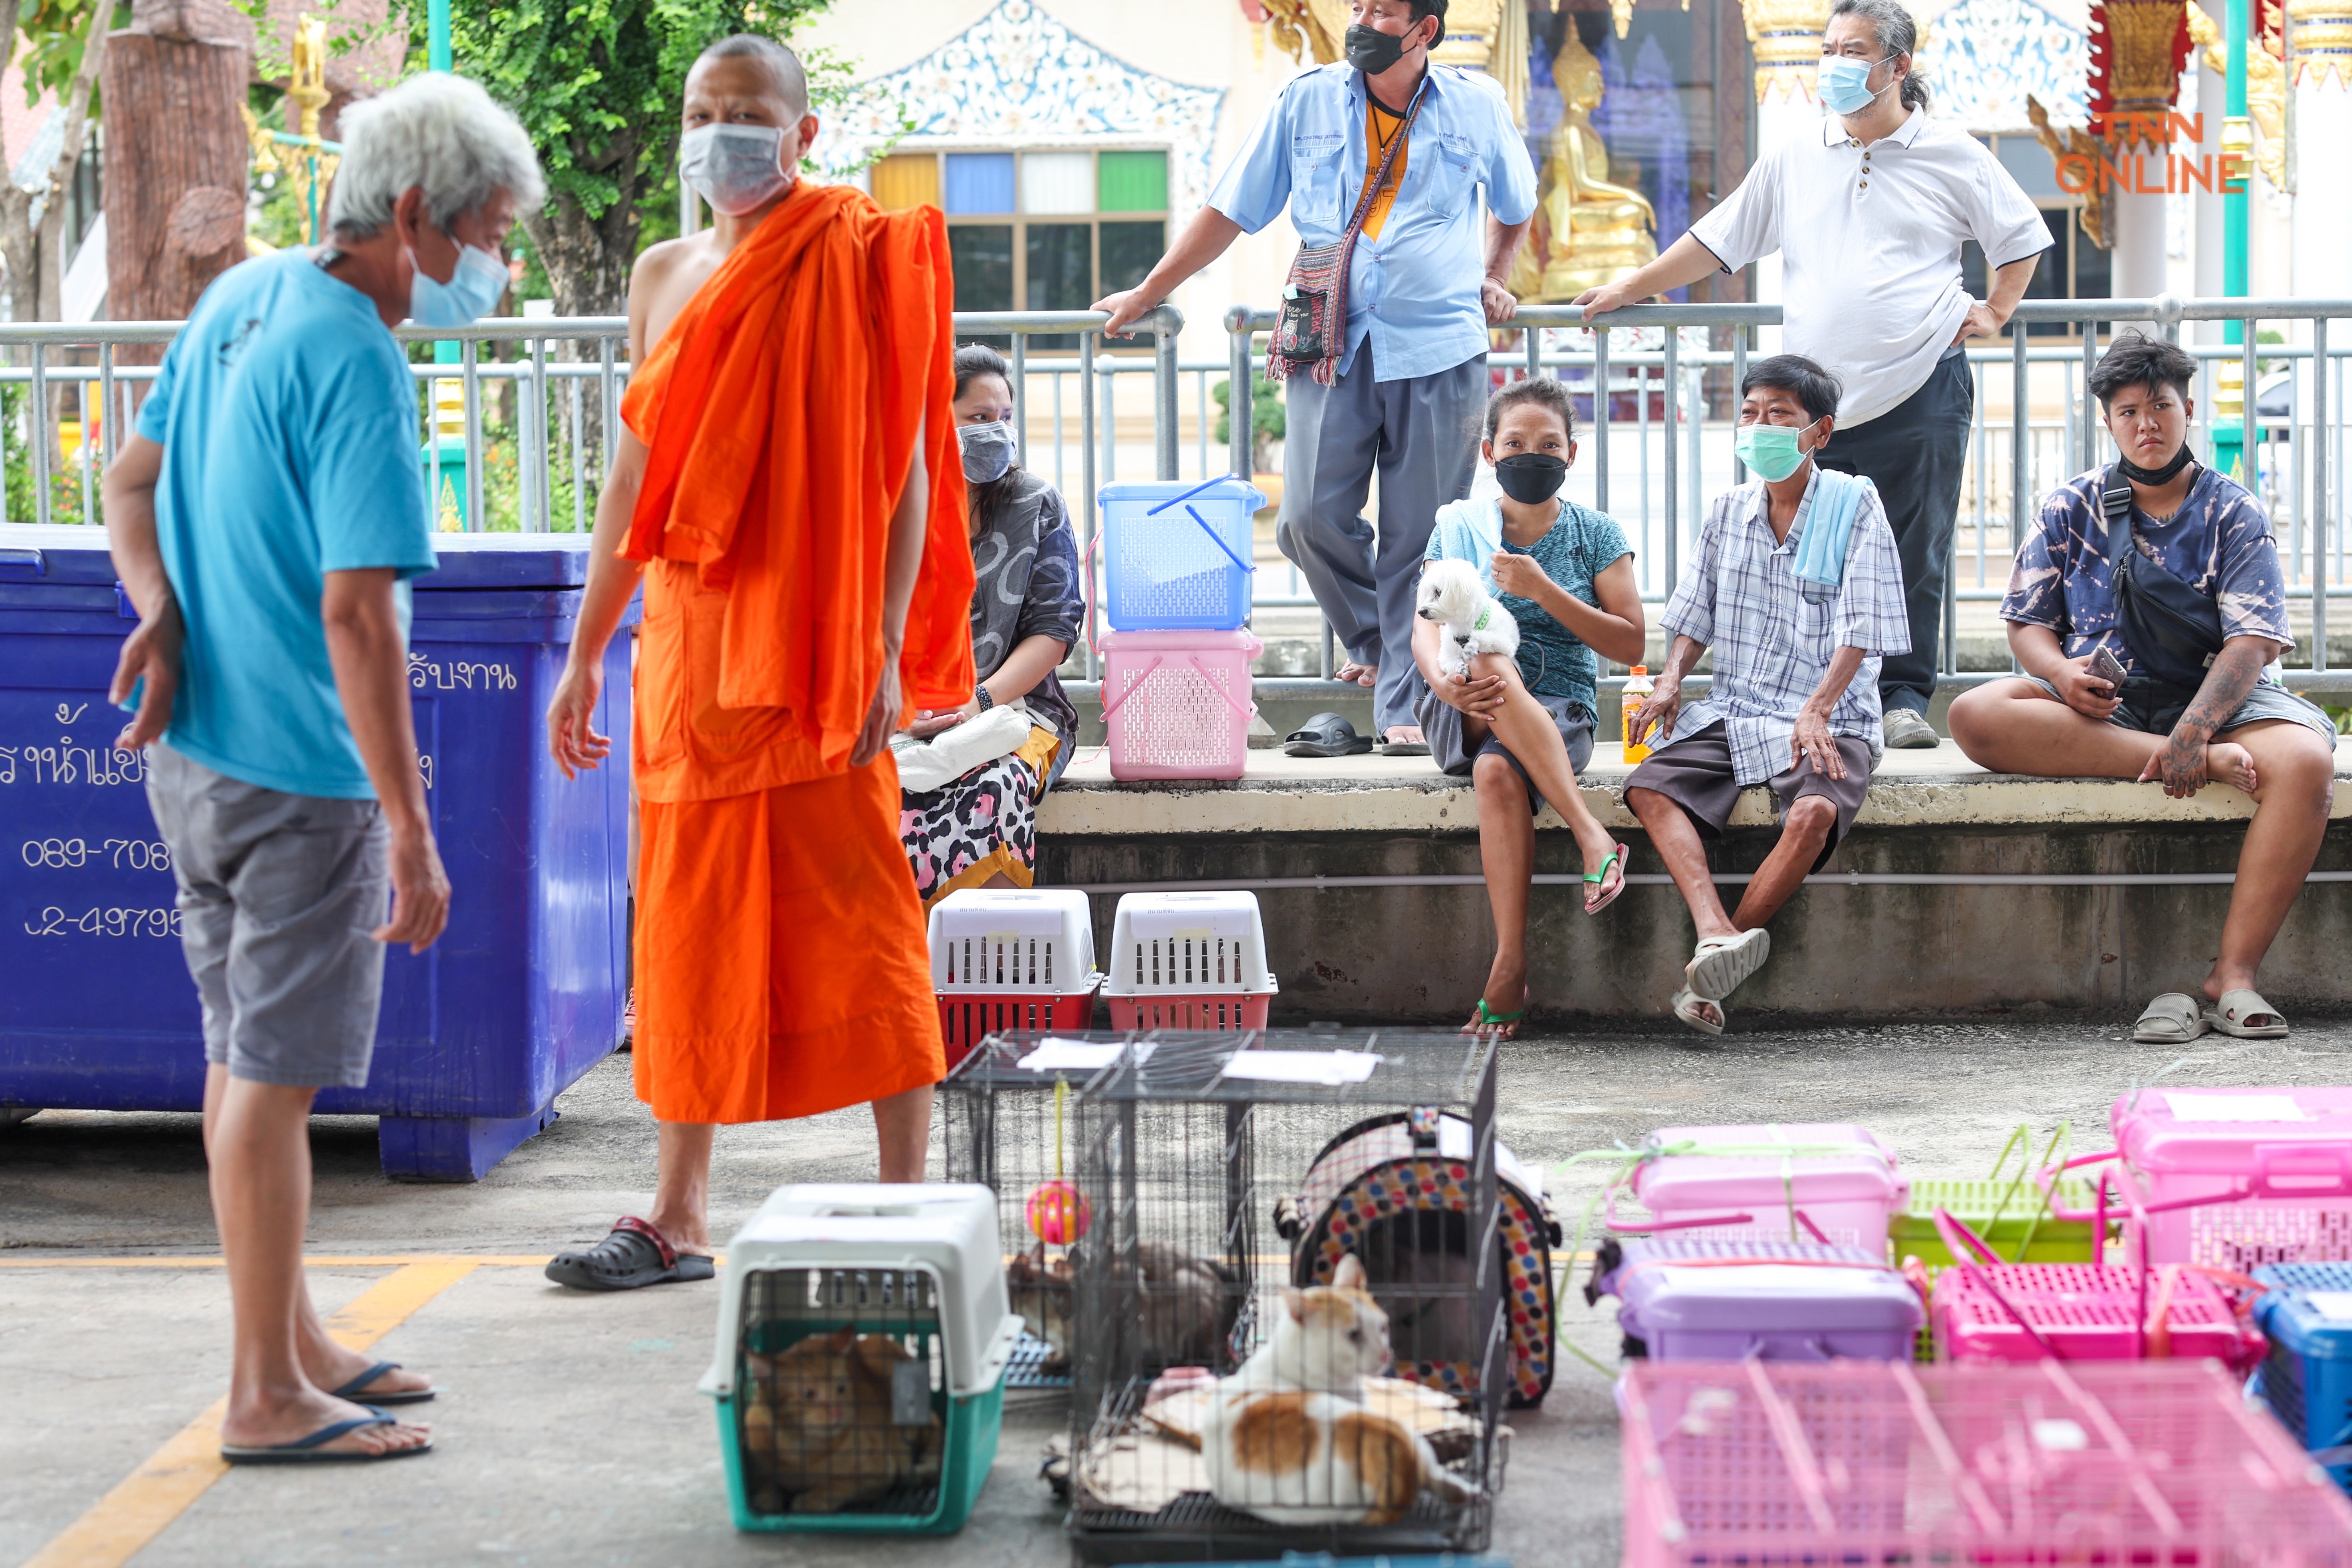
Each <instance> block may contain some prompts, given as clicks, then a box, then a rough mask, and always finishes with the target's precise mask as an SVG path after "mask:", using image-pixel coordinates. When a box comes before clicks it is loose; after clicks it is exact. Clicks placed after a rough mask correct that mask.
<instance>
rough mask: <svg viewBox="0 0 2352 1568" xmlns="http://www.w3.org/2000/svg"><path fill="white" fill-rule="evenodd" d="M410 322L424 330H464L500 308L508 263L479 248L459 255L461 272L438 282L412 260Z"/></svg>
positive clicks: (409, 299)
mask: <svg viewBox="0 0 2352 1568" xmlns="http://www.w3.org/2000/svg"><path fill="white" fill-rule="evenodd" d="M409 263H410V267H411V269H412V276H411V277H410V279H409V281H408V319H409V320H410V321H414V322H415V324H416V325H418V326H420V327H462V326H466V325H467V324H468V323H470V322H473V321H478V320H479V319H480V318H482V317H484V316H487V315H488V314H489V313H490V311H491V310H494V309H496V308H497V306H498V302H499V295H501V294H504V293H505V292H506V291H507V283H508V280H509V279H508V273H507V264H506V263H505V262H503V261H500V260H499V258H497V257H495V256H492V255H491V254H490V253H489V252H488V251H487V250H484V249H482V248H481V247H478V246H472V245H468V246H467V247H464V248H463V249H461V250H459V251H458V252H457V270H456V271H455V272H452V273H451V274H449V281H447V282H446V283H439V282H436V281H435V280H434V279H432V278H430V277H428V276H426V274H425V268H422V267H418V266H416V265H415V257H413V256H412V257H410V258H409Z"/></svg>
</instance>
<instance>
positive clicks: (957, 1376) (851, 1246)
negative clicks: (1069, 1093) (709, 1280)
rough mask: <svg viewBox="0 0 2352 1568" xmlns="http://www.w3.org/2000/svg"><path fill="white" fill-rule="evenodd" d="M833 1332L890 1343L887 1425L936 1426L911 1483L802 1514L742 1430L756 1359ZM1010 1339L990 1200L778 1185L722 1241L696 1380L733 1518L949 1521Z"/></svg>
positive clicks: (991, 1413) (741, 1521) (754, 1386)
mask: <svg viewBox="0 0 2352 1568" xmlns="http://www.w3.org/2000/svg"><path fill="white" fill-rule="evenodd" d="M843 1331H854V1332H855V1334H856V1335H858V1336H860V1337H861V1338H862V1337H863V1336H869V1335H881V1336H884V1337H887V1339H889V1340H890V1341H892V1342H894V1343H895V1344H896V1345H897V1346H898V1347H899V1350H900V1351H901V1352H904V1356H905V1359H904V1360H903V1361H902V1362H900V1363H898V1364H897V1366H896V1372H897V1373H898V1374H901V1375H896V1376H894V1377H893V1378H892V1380H891V1388H890V1394H891V1413H892V1419H893V1421H894V1422H896V1423H898V1424H899V1425H901V1426H909V1427H912V1428H914V1429H918V1430H928V1429H929V1423H932V1422H934V1421H935V1422H936V1423H937V1427H936V1435H935V1436H930V1437H929V1438H927V1439H926V1440H925V1441H926V1446H927V1447H928V1448H929V1453H928V1454H927V1455H925V1456H924V1465H923V1467H922V1468H920V1469H919V1471H918V1477H919V1479H914V1480H909V1481H908V1482H907V1483H906V1484H904V1485H900V1486H898V1487H896V1488H894V1489H891V1490H889V1491H888V1492H887V1493H886V1494H884V1495H880V1496H875V1497H861V1498H854V1499H851V1500H848V1501H847V1502H846V1503H845V1504H842V1505H837V1506H834V1507H830V1508H828V1509H826V1510H824V1511H814V1510H810V1509H809V1508H808V1507H807V1505H806V1500H805V1499H800V1498H795V1497H794V1496H793V1495H791V1493H790V1491H789V1489H785V1490H784V1491H783V1492H782V1493H781V1494H780V1493H779V1492H778V1489H777V1488H776V1487H775V1486H774V1485H773V1483H772V1482H770V1483H763V1481H762V1479H761V1474H760V1468H761V1466H760V1461H761V1455H760V1453H759V1452H758V1451H757V1449H756V1447H755V1443H754V1439H753V1437H752V1436H751V1434H752V1433H753V1431H754V1430H755V1429H756V1428H757V1427H759V1426H760V1425H761V1424H760V1423H757V1422H754V1421H752V1420H751V1419H750V1417H751V1414H752V1411H751V1406H752V1405H754V1404H756V1403H758V1402H759V1401H760V1400H761V1397H762V1390H761V1386H760V1381H761V1373H760V1371H758V1370H757V1367H758V1365H759V1364H760V1363H765V1364H767V1365H768V1366H769V1367H770V1368H773V1367H775V1366H776V1365H778V1364H779V1363H780V1362H781V1359H782V1357H783V1356H784V1354H785V1352H789V1351H791V1350H792V1348H793V1346H794V1345H795V1344H799V1343H801V1342H803V1341H806V1340H809V1339H812V1338H814V1337H817V1336H821V1335H832V1334H836V1333H842V1332H843ZM1020 1334H1021V1319H1020V1317H1019V1316H1018V1315H1017V1314H1015V1313H1014V1312H1013V1310H1011V1304H1010V1301H1009V1299H1008V1297H1007V1294H1006V1291H1005V1286H1004V1260H1003V1251H1002V1249H1001V1248H1000V1247H999V1246H998V1243H997V1235H996V1195H995V1194H993V1193H992V1192H990V1191H989V1190H988V1189H987V1188H986V1187H983V1186H978V1185H957V1186H949V1185H935V1186H924V1185H914V1184H905V1185H885V1184H856V1185H851V1184H840V1185H832V1184H825V1185H804V1186H789V1187H782V1188H779V1189H778V1190H777V1191H776V1192H774V1193H773V1194H770V1196H769V1198H768V1201H767V1202H766V1203H764V1204H762V1205H760V1210H759V1212H758V1213H757V1214H755V1215H752V1216H751V1219H750V1220H749V1221H747V1222H746V1223H745V1224H744V1226H743V1227H742V1228H741V1229H740V1230H739V1231H737V1232H736V1233H735V1235H734V1236H733V1237H731V1238H730V1240H729V1241H728V1243H727V1253H726V1265H725V1268H723V1270H722V1271H721V1273H720V1276H719V1337H718V1345H717V1348H716V1351H715V1352H714V1354H713V1356H712V1358H711V1363H710V1370H709V1373H706V1374H705V1375H704V1377H703V1379H702V1382H701V1384H700V1385H699V1386H700V1388H701V1391H702V1392H703V1393H705V1394H710V1395H712V1396H713V1397H714V1398H715V1399H716V1401H717V1405H718V1414H719V1440H720V1444H721V1448H722V1453H723V1456H724V1459H725V1465H726V1471H727V1479H728V1491H729V1494H730V1500H731V1501H732V1503H733V1507H734V1514H735V1521H736V1523H737V1524H738V1526H740V1528H743V1529H747V1530H832V1531H870V1530H876V1529H892V1530H902V1531H951V1530H954V1529H956V1528H958V1527H959V1526H960V1525H961V1523H962V1522H963V1521H964V1518H965V1517H966V1516H967V1515H968V1514H969V1513H970V1511H971V1504H972V1501H973V1500H974V1499H976V1498H977V1497H978V1496H979V1494H980V1489H981V1486H982V1483H983V1482H984V1481H985V1480H986V1479H987V1476H988V1469H989V1466H990V1464H991V1463H992V1460H993V1458H994V1457H995V1452H996V1437H997V1432H998V1429H999V1426H1000V1425H1001V1422H1002V1418H1003V1376H1004V1366H1005V1362H1006V1359H1007V1358H1008V1357H1009V1356H1010V1355H1011V1353H1012V1350H1013V1342H1014V1341H1016V1340H1017V1339H1019V1338H1020ZM846 1337H847V1336H846V1335H845V1338H846ZM770 1375H773V1373H771V1374H770ZM901 1384H903V1385H904V1386H900V1385H901ZM778 1419H779V1420H781V1419H782V1417H779V1418H778Z"/></svg>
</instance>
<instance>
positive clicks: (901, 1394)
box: [890, 1361, 931, 1426]
mask: <svg viewBox="0 0 2352 1568" xmlns="http://www.w3.org/2000/svg"><path fill="white" fill-rule="evenodd" d="M930 1419H931V1369H930V1367H929V1364H927V1363H923V1362H919V1361H902V1362H899V1363H896V1364H895V1365H893V1366H892V1367H891V1368H890V1422H891V1425H893V1426H927V1425H929V1422H930Z"/></svg>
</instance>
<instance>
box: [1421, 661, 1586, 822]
mask: <svg viewBox="0 0 2352 1568" xmlns="http://www.w3.org/2000/svg"><path fill="white" fill-rule="evenodd" d="M1528 696H1530V697H1533V698H1534V699H1535V700H1537V701H1538V702H1540V703H1542V704H1543V705H1544V711H1545V712H1547V713H1549V714H1550V715H1551V721H1552V722H1553V723H1554V724H1556V725H1558V726H1559V738H1560V741H1561V743H1562V744H1564V745H1566V746H1567V747H1568V767H1569V771H1570V773H1582V772H1583V771H1584V764H1585V763H1589V762H1591V760H1592V724H1593V720H1592V713H1591V710H1590V709H1588V708H1586V707H1585V706H1584V704H1583V703H1581V702H1579V701H1578V700H1576V699H1574V698H1573V697H1546V696H1545V695H1543V693H1541V692H1539V691H1531V692H1529V693H1528ZM1412 718H1413V722H1415V723H1416V724H1419V725H1420V726H1421V733H1422V738H1423V740H1425V741H1427V742H1429V756H1430V760H1431V761H1432V762H1434V763H1436V764H1437V771H1438V772H1440V773H1451V774H1453V775H1454V777H1455V778H1458V779H1462V778H1468V777H1469V776H1470V767H1471V764H1472V763H1475V762H1476V761H1477V760H1478V758H1480V757H1483V756H1485V755H1486V753H1487V752H1493V753H1494V754H1495V755H1496V756H1498V757H1500V758H1502V759H1503V760H1504V761H1505V762H1507V763H1510V764H1511V770H1512V771H1513V772H1514V773H1517V774H1518V775H1519V782H1520V783H1521V784H1526V785H1527V786H1528V811H1529V812H1530V813H1536V814H1540V813H1541V812H1542V810H1543V808H1544V798H1543V795H1541V794H1540V793H1538V790H1537V789H1536V785H1535V781H1534V780H1533V779H1531V778H1529V777H1528V770H1527V769H1526V768H1524V767H1522V766H1520V765H1519V759H1518V758H1517V757H1515V756H1513V755H1511V749H1510V748H1509V747H1508V746H1506V745H1504V744H1503V742H1500V741H1498V740H1496V738H1495V734H1494V731H1491V730H1490V731H1487V732H1486V739H1485V740H1484V741H1483V742H1480V744H1479V747H1478V750H1477V751H1476V752H1475V753H1474V752H1471V751H1470V750H1469V749H1468V746H1467V744H1466V742H1465V739H1464V736H1463V732H1462V711H1461V710H1460V709H1458V708H1449V707H1447V706H1446V705H1445V704H1444V703H1443V702H1441V701H1439V700H1437V693H1435V692H1434V691H1432V690H1431V689H1429V688H1428V687H1427V686H1426V685H1423V686H1422V687H1421V695H1420V696H1418V697H1416V698H1414V699H1413V704H1412Z"/></svg>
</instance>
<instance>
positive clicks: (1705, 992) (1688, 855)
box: [1625, 354, 1911, 1035]
mask: <svg viewBox="0 0 2352 1568" xmlns="http://www.w3.org/2000/svg"><path fill="white" fill-rule="evenodd" d="M1739 396H1740V404H1739V433H1738V442H1737V444H1738V452H1739V456H1740V458H1741V460H1742V461H1744V462H1745V463H1747V465H1748V468H1750V469H1751V470H1752V471H1753V472H1754V473H1755V474H1756V476H1757V477H1756V478H1755V479H1751V480H1750V481H1749V482H1748V483H1747V484H1744V485H1740V486H1738V487H1737V488H1735V489H1729V490H1727V491H1725V492H1724V493H1723V494H1722V495H1720V496H1717V498H1716V500H1715V504H1714V505H1713V506H1712V507H1711V508H1709V509H1708V511H1707V518H1706V527H1705V528H1704V529H1703V530H1701V531H1700V533H1699V542H1698V552H1697V558H1696V560H1694V561H1693V562H1692V563H1691V567H1690V570H1689V572H1688V573H1687V574H1685V575H1684V577H1683V580H1682V583H1681V584H1680V585H1678V586H1677V587H1676V588H1675V596H1674V598H1673V599H1672V600H1671V601H1669V602H1668V604H1667V605H1666V613H1665V615H1664V616H1663V617H1662V620H1661V624H1662V625H1664V627H1665V629H1666V631H1667V633H1668V634H1669V635H1670V636H1672V637H1673V638H1674V646H1673V647H1672V648H1671V649H1670V650H1669V651H1668V653H1667V655H1666V663H1665V668H1664V671H1663V672H1662V673H1661V674H1660V675H1659V676H1658V679H1657V688H1656V689H1655V690H1654V691H1653V692H1652V693H1651V695H1650V700H1648V701H1647V702H1645V703H1643V705H1642V708H1641V710H1640V711H1639V712H1637V713H1636V714H1635V715H1634V716H1633V724H1632V727H1631V734H1630V736H1629V738H1633V739H1637V738H1639V737H1641V736H1643V735H1645V734H1648V733H1651V732H1652V731H1655V732H1657V733H1659V734H1664V735H1668V736H1670V737H1671V738H1670V739H1669V740H1668V741H1667V742H1666V743H1665V744H1664V745H1662V746H1660V747H1659V748H1658V749H1657V750H1656V751H1654V752H1652V753H1651V754H1650V756H1649V758H1648V760H1647V761H1645V762H1643V763H1642V765H1641V766H1639V767H1637V768H1635V769H1634V770H1633V775H1632V776H1631V777H1630V778H1628V779H1627V780H1626V783H1625V804H1626V805H1629V806H1631V807H1632V808H1633V814H1634V815H1635V816H1638V817H1640V818H1641V819H1642V826H1643V827H1645V828H1647V829H1648V830H1649V834H1650V842H1651V843H1652V844H1654V846H1656V847H1657V850H1658V854H1659V857H1660V858H1662V859H1664V861H1665V863H1666V869H1667V871H1668V872H1669V873H1670V874H1671V875H1672V876H1673V877H1674V879H1675V887H1677V888H1679V889H1682V895H1683V901H1684V902H1685V904H1687V905H1689V906H1690V912H1691V919H1692V921H1694V922H1695V923H1696V925H1697V928H1698V948H1697V951H1696V952H1695V953H1694V954H1693V955H1692V957H1691V961H1690V963H1689V964H1688V965H1686V966H1685V969H1684V972H1683V973H1684V977H1685V984H1684V988H1683V989H1682V990H1680V991H1677V992H1676V993H1675V997H1674V1010H1675V1016H1676V1017H1677V1018H1680V1019H1681V1020H1682V1021H1683V1022H1685V1024H1688V1025H1690V1026H1692V1027H1693V1028H1696V1029H1702V1030H1704V1031H1706V1033H1708V1034H1711V1035H1719V1034H1721V1033H1722V1032H1723V1020H1724V1011H1723V998H1724V997H1726V996H1727V995H1729V994H1731V991H1732V989H1733V988H1734V987H1735V986H1737V985H1738V984H1739V983H1740V982H1742V981H1744V980H1746V979H1747V978H1748V976H1749V975H1751V974H1753V973H1756V971H1757V970H1758V969H1759V968H1761V967H1762V966H1763V963H1764V960H1765V959H1766V958H1767V957H1769V955H1770V953H1771V951H1772V939H1771V936H1770V934H1769V932H1767V931H1765V930H1764V925H1765V922H1766V921H1769V920H1770V919H1771V918H1772V916H1773V914H1774V913H1775V912H1776V911H1778V910H1779V909H1780V906H1781V905H1782V904H1783V903H1785V902H1786V901H1787V900H1788V898H1789V895H1790V894H1791V893H1793V892H1795V891H1796V890H1797V887H1798V885H1799V884H1800V883H1801V882H1802V881H1804V879H1806V877H1808V876H1809V875H1811V873H1812V872H1814V871H1817V870H1819V869H1820V868H1822V864H1823V863H1824V862H1826V861H1827V860H1828V859H1829V858H1830V856H1831V855H1832V853H1833V852H1834V851H1835V850H1836V848H1837V847H1838V844H1839V842H1840V841H1841V840H1842V839H1843V838H1844V837H1845V835H1846V831H1847V830H1848V829H1849V828H1851V827H1852V826H1853V818H1854V813H1855V812H1857V811H1859V810H1860V809H1861V808H1862V799H1863V795H1864V793H1865V792H1866V791H1867V790H1868V789H1869V787H1870V771H1871V769H1872V768H1873V767H1874V766H1875V765H1876V763H1877V762H1878V759H1879V758H1880V757H1881V756H1883V755H1884V754H1885V732H1884V728H1883V726H1882V724H1881V722H1880V714H1879V704H1878V668H1879V660H1880V658H1881V656H1883V655H1886V654H1899V653H1904V652H1907V651H1908V650H1909V648H1910V647H1911V632H1910V622H1909V619H1908V616H1907V615H1906V611H1905V608H1904V600H1903V573H1902V568H1901V565H1900V563H1899V562H1898V559H1897V557H1896V554H1895V534H1894V531H1892V530H1891V529H1890V528H1889V527H1888V526H1887V522H1886V511H1885V508H1884V507H1883V506H1882V505H1881V504H1880V502H1879V499H1878V492H1877V490H1876V489H1874V488H1873V487H1872V486H1871V485H1870V483H1869V481H1868V480H1866V479H1853V478H1851V477H1849V476H1846V475H1842V474H1826V473H1824V472H1823V471H1822V469H1821V468H1819V467H1818V466H1817V465H1816V464H1815V463H1814V461H1813V455H1814V454H1815V453H1816V452H1818V451H1820V450H1821V448H1822V447H1823V446H1825V445H1827V444H1828V442H1829V439H1830V433H1831V431H1832V429H1833V428H1834V427H1835V426H1836V423H1837V421H1836V413H1837V406H1838V396H1839V387H1838V384H1837V380H1836V378H1835V377H1833V376H1832V375H1831V374H1829V373H1828V372H1827V371H1825V370H1823V369H1822V367H1821V366H1820V365H1818V364H1816V363H1813V362H1812V361H1811V360H1809V359H1806V358H1804V357H1802V356H1801V355H1798V354H1781V355H1778V356H1776V357H1774V358H1771V359H1767V360H1762V361H1759V363H1756V364H1755V365H1753V366H1751V367H1750V368H1749V370H1748V377H1747V379H1746V380H1745V381H1744V382H1742V383H1741V384H1740V388H1739ZM1808 531H1812V532H1813V533H1814V535H1815V536H1814V537H1812V538H1811V539H1808V538H1807V533H1808ZM1841 535H1843V537H1842V538H1841V537H1840V536H1841ZM1709 647H1713V648H1714V650H1715V678H1714V682H1713V686H1712V688H1711V689H1709V690H1708V692H1707V693H1706V697H1705V699H1704V700H1700V701H1697V702H1695V703H1692V704H1691V705H1689V706H1688V707H1685V706H1684V704H1683V700H1682V681H1683V677H1685V675H1687V674H1689V673H1690V671H1691V669H1692V668H1693V667H1694V666H1696V664H1697V663H1698V661H1699V659H1700V658H1701V657H1703V656H1704V655H1705V654H1706V651H1707V649H1708V648H1709ZM1754 784H1770V785H1771V787H1772V795H1773V798H1774V801H1775V804H1776V806H1777V810H1778V815H1779V816H1780V843H1779V845H1777V846H1776V847H1774V849H1773V851H1772V853H1771V855H1770V856H1769V858H1767V859H1766V860H1765V862H1764V864H1763V865H1762V866H1761V867H1760V868H1759V869H1758V870H1757V872H1756V874H1755V876H1754V877H1753V878H1752V879H1750V880H1749V882H1748V890H1747V893H1746V894H1745V896H1743V897H1742V898H1741V899H1740V900H1739V908H1738V911H1737V912H1735V913H1730V914H1727V913H1725V912H1724V908H1723V900H1721V899H1720V898H1718V897H1717V895H1716V890H1715V880H1714V877H1713V874H1712V872H1711V871H1710V869H1709V868H1708V866H1707V858H1706V844H1705V842H1704V839H1706V838H1716V837H1721V836H1722V833H1723V828H1724V825H1725V824H1726V823H1727V822H1728V821H1729V820H1730V819H1731V813H1732V808H1733V807H1734V806H1735V805H1738V800H1739V792H1740V791H1741V790H1743V789H1746V788H1748V787H1749V786H1751V785H1754Z"/></svg>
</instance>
